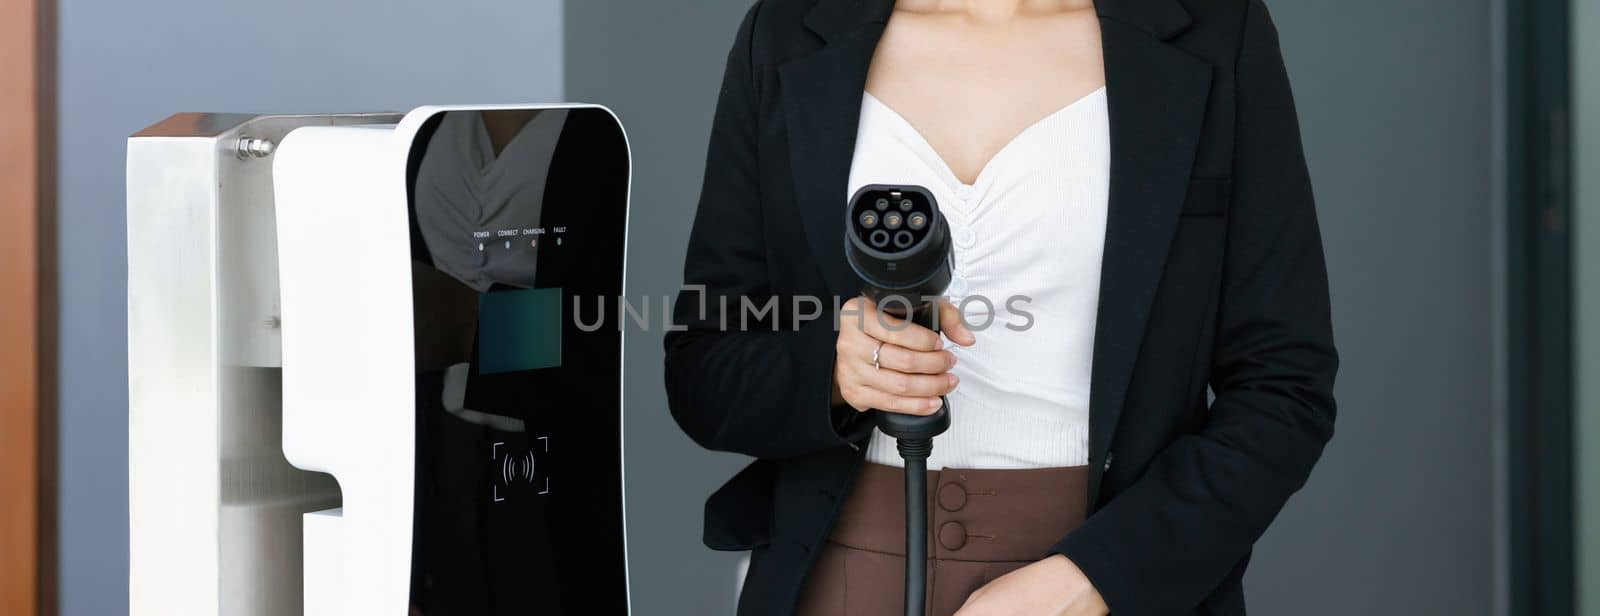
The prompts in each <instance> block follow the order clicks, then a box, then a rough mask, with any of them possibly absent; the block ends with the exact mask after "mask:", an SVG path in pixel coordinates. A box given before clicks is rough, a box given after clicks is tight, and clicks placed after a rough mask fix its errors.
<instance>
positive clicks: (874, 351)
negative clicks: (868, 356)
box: [872, 342, 883, 370]
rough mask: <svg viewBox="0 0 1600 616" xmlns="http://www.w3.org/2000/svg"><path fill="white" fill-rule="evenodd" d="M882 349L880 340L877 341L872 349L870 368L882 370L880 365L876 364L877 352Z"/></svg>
mask: <svg viewBox="0 0 1600 616" xmlns="http://www.w3.org/2000/svg"><path fill="white" fill-rule="evenodd" d="M882 351H883V343H882V342H879V343H878V346H877V347H876V348H874V349H872V369H873V370H882V369H883V367H882V366H879V365H878V353H880V352H882Z"/></svg>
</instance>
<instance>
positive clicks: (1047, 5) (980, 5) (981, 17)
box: [894, 0, 1094, 22]
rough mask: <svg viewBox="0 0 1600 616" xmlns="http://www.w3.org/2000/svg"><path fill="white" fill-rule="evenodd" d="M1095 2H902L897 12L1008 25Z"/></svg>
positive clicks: (898, 3) (911, 0) (1090, 5)
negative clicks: (952, 16)
mask: <svg viewBox="0 0 1600 616" xmlns="http://www.w3.org/2000/svg"><path fill="white" fill-rule="evenodd" d="M1093 6H1094V2H1093V0H899V1H898V2H896V3H895V7H894V8H895V10H896V11H906V12H910V13H945V14H952V13H954V14H961V15H965V16H968V17H971V18H973V19H975V20H978V21H983V22H995V21H1006V20H1008V19H1012V18H1014V17H1022V16H1029V15H1049V14H1054V13H1063V12H1067V11H1076V10H1081V9H1087V8H1092V7H1093Z"/></svg>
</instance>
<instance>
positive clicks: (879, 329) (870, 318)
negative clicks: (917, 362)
mask: <svg viewBox="0 0 1600 616" xmlns="http://www.w3.org/2000/svg"><path fill="white" fill-rule="evenodd" d="M864 309H865V310H866V311H867V312H866V314H864V315H862V317H861V321H860V323H861V328H862V330H863V331H865V332H866V334H867V335H868V336H871V337H873V338H876V339H878V340H881V341H883V342H887V343H889V344H894V345H899V346H903V347H905V348H908V349H911V350H913V351H937V350H939V349H940V348H943V347H944V342H943V341H941V340H940V339H939V334H936V333H934V332H933V330H931V329H928V328H926V327H923V326H921V325H917V324H916V323H912V322H909V321H906V320H905V319H901V318H899V317H896V316H894V315H892V314H889V313H887V312H883V311H881V310H877V309H876V307H874V306H873V305H872V303H871V302H867V303H866V304H865V305H864Z"/></svg>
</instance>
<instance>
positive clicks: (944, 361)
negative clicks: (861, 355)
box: [867, 343, 956, 374]
mask: <svg viewBox="0 0 1600 616" xmlns="http://www.w3.org/2000/svg"><path fill="white" fill-rule="evenodd" d="M871 353H872V351H870V350H869V351H867V354H868V361H869V362H870V361H871ZM878 365H879V366H882V367H884V368H887V369H890V370H894V371H897V372H905V373H909V374H944V373H946V372H949V371H950V369H951V368H954V367H955V365H956V355H955V353H951V352H950V351H944V350H940V351H913V350H911V349H908V348H905V347H903V346H900V345H896V344H888V343H885V344H884V345H883V349H882V350H881V351H879V352H878Z"/></svg>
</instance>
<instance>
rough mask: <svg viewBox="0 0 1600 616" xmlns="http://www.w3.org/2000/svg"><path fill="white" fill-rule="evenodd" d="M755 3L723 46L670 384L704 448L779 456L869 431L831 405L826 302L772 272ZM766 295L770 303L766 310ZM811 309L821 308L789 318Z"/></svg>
mask: <svg viewBox="0 0 1600 616" xmlns="http://www.w3.org/2000/svg"><path fill="white" fill-rule="evenodd" d="M760 10H761V5H760V4H759V3H757V4H756V5H755V6H753V7H751V9H750V11H749V13H747V14H746V15H745V18H744V22H743V23H742V24H741V25H740V26H739V31H738V35H737V36H736V37H735V41H734V44H733V48H732V50H731V51H729V53H728V64H727V69H726V72H725V73H724V75H723V81H722V91H721V94H720V95H719V97H718V100H717V109H716V114H715V116H714V118H713V120H712V126H711V141H710V145H709V148H708V151H707V154H706V169H705V178H704V182H703V184H702V187H701V191H700V203H699V207H698V209H697V210H696V212H695V217H694V225H693V228H692V229H691V231H690V235H689V247H688V252H687V255H686V257H685V259H684V267H683V272H684V276H683V277H684V287H683V289H682V290H681V291H680V292H679V294H678V297H677V300H676V302H675V304H674V306H673V323H674V326H673V327H674V330H673V331H669V332H667V334H666V338H665V347H666V385H667V403H668V406H669V407H670V408H671V411H672V417H673V419H674V420H676V421H677V423H678V425H679V427H681V428H682V429H683V431H684V432H685V433H687V434H688V435H689V437H690V438H691V439H693V440H694V441H695V442H696V443H698V444H700V445H701V446H702V447H705V448H707V449H712V450H717V451H730V452H736V453H742V454H746V455H750V456H755V457H758V458H784V457H792V456H798V455H803V454H806V453H811V452H815V451H819V450H822V449H827V448H832V447H839V446H843V445H845V444H851V445H854V441H857V440H860V439H861V438H862V437H864V436H865V435H867V434H869V432H867V431H866V430H864V429H863V428H864V427H866V426H863V425H862V424H865V423H866V422H862V421H857V420H856V419H857V418H856V415H857V413H856V412H855V410H854V409H851V408H849V407H847V406H844V407H836V406H833V405H832V403H831V399H832V391H833V361H834V343H835V341H836V340H837V338H838V336H837V334H836V332H835V330H834V328H833V319H832V318H830V317H829V315H830V314H831V312H830V310H831V308H832V306H831V303H832V302H831V300H829V299H826V298H823V299H822V300H821V302H819V303H818V304H807V305H803V306H801V310H798V311H797V310H794V307H795V303H794V301H793V298H792V297H785V296H778V295H776V294H774V291H773V285H772V281H771V279H770V275H769V273H768V271H769V270H768V264H767V259H766V250H767V242H766V241H765V239H764V238H763V228H764V227H763V222H762V210H763V208H762V206H761V204H762V203H764V201H765V200H764V199H763V198H762V188H763V187H762V186H761V182H760V179H759V168H758V164H759V160H758V148H757V143H756V139H757V130H758V125H757V124H758V114H757V108H758V92H756V84H757V80H756V75H755V74H753V72H752V68H753V67H752V62H751V47H752V44H753V41H752V30H753V29H754V25H755V22H756V19H757V15H758V13H759V12H760ZM769 301H770V302H774V304H773V310H772V311H770V312H767V313H765V314H762V312H761V309H762V308H763V307H764V306H766V305H767V302H769ZM744 302H748V303H749V304H748V305H749V306H753V307H754V308H755V310H746V309H745V306H746V304H745V303H744ZM824 303H825V304H826V305H819V304H824ZM811 312H820V313H821V315H820V317H818V318H812V319H809V320H803V321H802V320H801V319H799V318H796V315H797V314H802V313H811ZM758 315H759V316H758Z"/></svg>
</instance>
